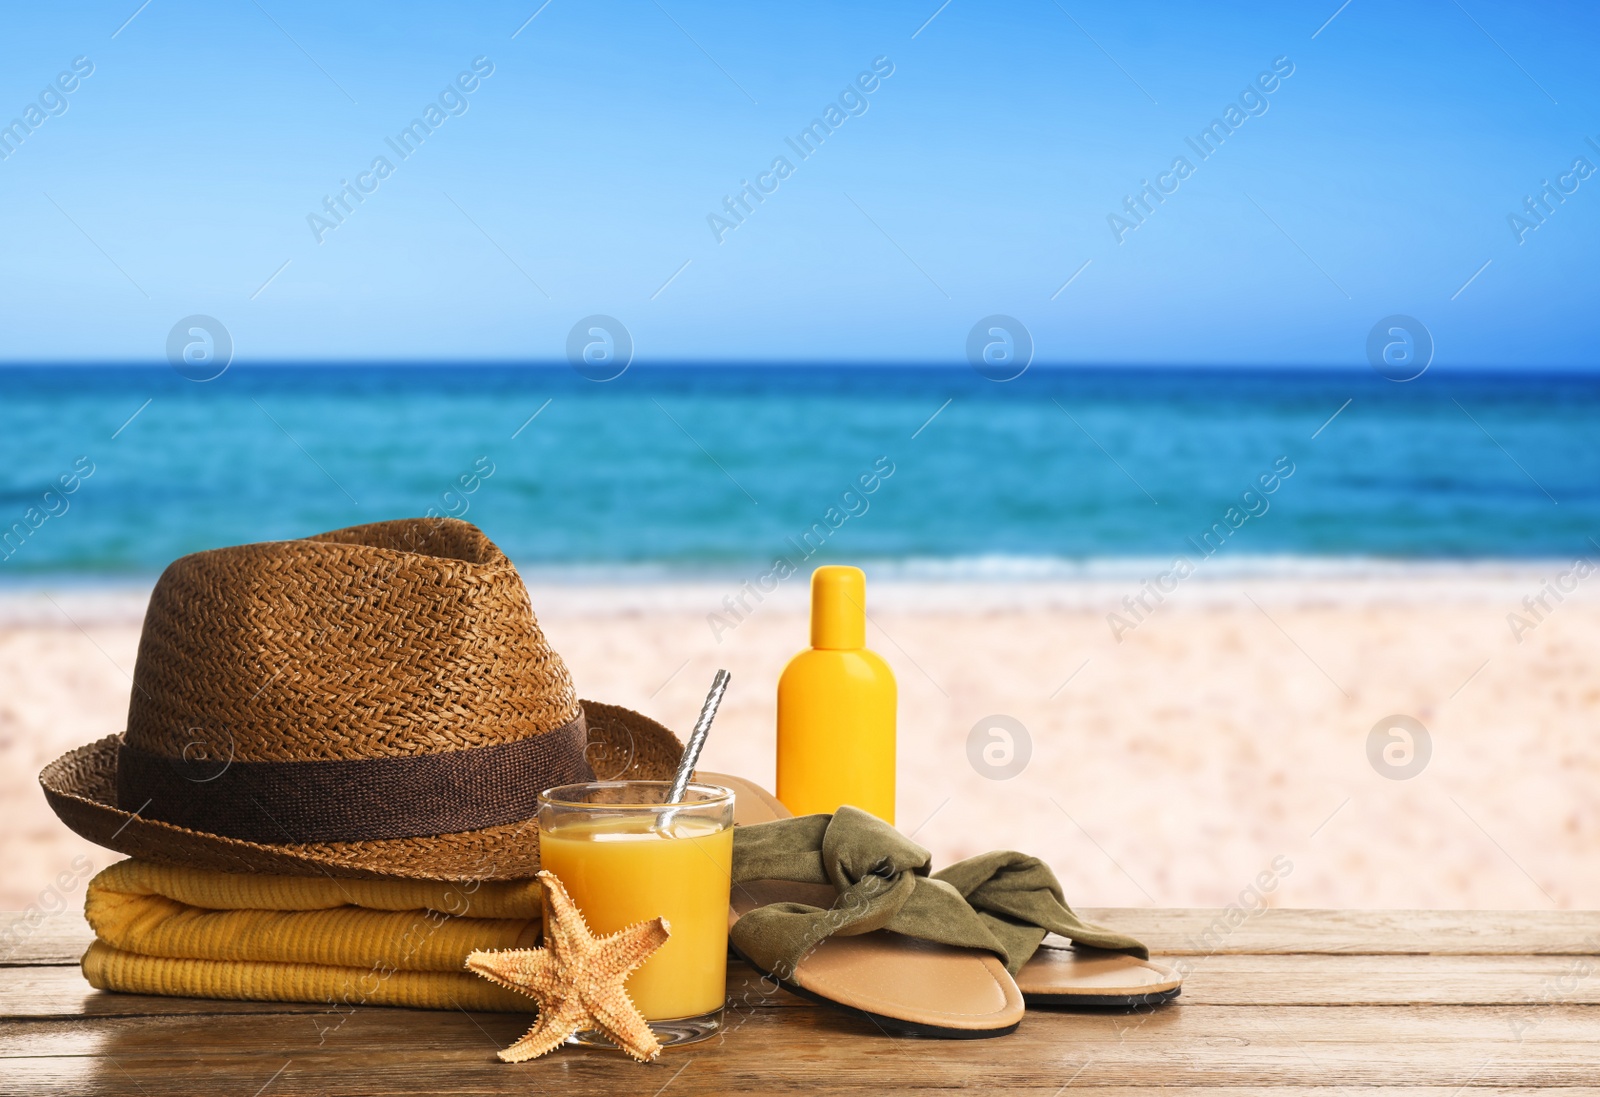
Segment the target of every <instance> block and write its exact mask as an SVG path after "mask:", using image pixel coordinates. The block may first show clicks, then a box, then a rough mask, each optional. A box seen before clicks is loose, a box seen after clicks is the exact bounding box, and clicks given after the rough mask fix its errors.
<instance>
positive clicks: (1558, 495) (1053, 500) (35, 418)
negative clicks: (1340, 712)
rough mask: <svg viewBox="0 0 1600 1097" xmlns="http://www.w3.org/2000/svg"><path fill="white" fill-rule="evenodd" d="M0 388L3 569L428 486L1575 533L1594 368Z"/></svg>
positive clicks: (846, 532)
mask: <svg viewBox="0 0 1600 1097" xmlns="http://www.w3.org/2000/svg"><path fill="white" fill-rule="evenodd" d="M0 407H3V410H4V416H3V433H0V460H3V469H4V473H3V480H0V526H3V527H5V528H7V529H9V531H10V532H9V533H8V534H7V538H6V546H5V550H4V554H3V555H4V558H3V561H0V579H8V580H12V581H33V580H37V579H38V578H39V577H41V576H57V577H60V576H66V575H77V576H84V577H113V578H114V577H141V578H143V577H147V576H149V575H153V574H154V573H156V572H158V571H159V570H160V568H161V567H162V566H163V565H165V564H166V563H167V562H168V561H170V560H171V559H173V558H174V557H176V556H178V555H181V554H183V553H186V552H191V551H195V550H197V549H202V548H207V547H211V546H215V545H220V544H229V543H236V542H243V541H253V540H263V539H270V538H283V537H294V536H300V535H304V534H308V533H313V532H317V531H320V530H325V529H332V528H335V527H338V526H344V525H352V524H355V523H359V522H364V521H374V520H377V519H380V518H391V517H397V516H402V515H410V514H420V513H425V512H427V511H429V510H430V509H432V510H434V511H435V512H437V513H446V514H457V515H459V516H461V517H464V518H466V519H467V520H469V521H473V522H476V523H477V524H479V525H480V526H482V527H483V528H484V530H485V531H487V532H488V533H489V535H490V536H491V537H493V538H494V539H495V540H497V541H498V542H499V543H500V544H501V545H502V546H504V547H505V549H506V550H507V552H509V553H510V554H511V556H512V558H513V559H515V560H516V561H517V562H518V564H519V565H522V566H524V567H555V568H574V567H576V568H582V569H596V570H598V571H600V572H614V571H617V570H619V569H620V570H621V571H623V572H627V573H632V572H638V573H639V574H643V575H649V574H655V573H657V572H667V573H679V572H684V571H696V570H701V571H721V570H729V571H732V570H744V569H748V568H751V567H758V566H761V565H763V564H770V562H771V561H772V560H773V559H774V558H775V557H777V556H780V555H782V556H786V557H788V558H790V559H792V560H797V559H798V558H799V557H800V556H804V555H808V554H814V555H815V557H816V560H824V559H828V560H850V561H876V562H891V561H892V562H898V563H900V564H904V565H906V566H907V567H909V568H910V569H911V570H913V571H915V570H917V569H919V568H920V569H922V570H926V571H932V572H942V573H947V574H958V573H960V574H996V575H998V574H1011V573H1021V574H1025V573H1030V572H1033V571H1038V570H1039V569H1046V568H1051V567H1071V566H1074V565H1078V564H1082V563H1084V562H1094V561H1104V560H1108V559H1112V560H1114V559H1126V558H1152V559H1170V558H1171V557H1173V556H1175V555H1185V556H1188V557H1190V558H1195V557H1197V556H1200V555H1210V554H1215V555H1216V556H1217V557H1218V558H1221V557H1224V556H1226V557H1229V558H1233V559H1236V560H1239V561H1249V560H1251V559H1256V558H1262V557H1381V558H1400V559H1441V558H1444V559H1462V558H1483V557H1497V558H1500V557H1564V556H1572V555H1576V554H1600V545H1597V544H1596V542H1595V541H1593V540H1591V538H1596V539H1600V430H1597V429H1596V428H1597V425H1600V375H1595V374H1583V373H1576V374H1575V373H1566V374H1529V373H1516V374H1512V373H1505V374H1494V373H1453V374H1452V373H1447V372H1445V371H1438V370H1436V371H1434V372H1431V373H1429V374H1426V375H1424V376H1423V377H1422V378H1420V379H1419V380H1417V381H1414V382H1411V383H1408V384H1396V383H1393V382H1390V381H1387V380H1384V379H1383V378H1380V377H1378V376H1377V375H1376V374H1375V373H1373V372H1371V371H1370V370H1364V369H1363V370H1360V371H1348V372H1345V371H1339V372H1331V371H1329V372H1308V371H1304V370H1296V371H1287V370H1285V371H1267V370H1234V371H1223V370H1209V371H1199V370H1130V369H1120V370H1088V369H1071V370H1050V369H1043V368H1038V367H1035V368H1034V369H1032V370H1030V371H1029V372H1028V373H1026V374H1025V375H1024V376H1023V377H1021V378H1019V379H1018V380H1016V381H1013V382H1010V383H1005V384H997V383H994V382H990V381H987V380H985V379H983V378H982V377H979V376H978V375H977V374H976V373H975V372H973V371H972V370H970V369H967V368H965V367H961V368H885V367H859V368H857V367H836V366H828V367H821V366H805V367H801V366H795V367H773V366H761V367H749V368H736V367H651V368H646V367H642V366H636V367H634V368H633V369H632V370H630V371H629V372H627V373H626V374H624V375H623V376H622V377H621V378H618V379H617V380H615V381H611V382H607V383H595V382H591V381H588V380H585V379H583V378H581V377H579V376H578V375H577V374H576V373H574V372H573V371H572V370H570V369H568V368H566V367H565V366H559V367H527V368H521V367H493V368H490V367H446V366H427V367H420V366H394V367H377V366H360V367H352V366H340V367H325V368H319V367H310V366H293V367H274V368H266V367H255V368H245V367H242V366H235V367H234V368H233V369H231V370H229V371H228V372H227V373H225V374H224V375H223V376H222V377H220V378H219V379H217V380H215V381H212V382H209V383H196V382H192V381H188V380H185V379H184V378H182V377H180V376H178V375H177V374H176V373H175V372H174V371H172V370H171V369H168V368H166V367H164V366H163V367H160V368H133V367H129V368H104V367H93V368H91V367H82V368H58V369H32V368H10V369H4V370H0ZM1341 408H1343V410H1342V411H1340V410H1339V409H1341ZM541 409H542V410H541ZM941 409H942V410H941ZM1336 412H1337V415H1335V413H1336ZM536 413H537V414H536ZM130 417H131V421H130ZM1330 417H1332V421H1331V422H1329V419H1330ZM1319 430H1320V433H1318V431H1319ZM75 467H76V469H77V471H76V472H75V471H74V470H75ZM90 470H92V471H90ZM84 471H88V475H87V476H84V475H82V473H83V472H84ZM1285 473H1287V475H1285ZM63 477H65V478H66V479H65V480H64V481H63V479H62V478H63ZM68 485H70V486H71V487H72V490H71V491H70V492H68V491H66V490H65V489H66V487H67V486H68ZM1267 485H1270V486H1271V489H1272V490H1271V491H1270V492H1269V491H1267V490H1265V488H1266V486H1267ZM867 487H870V488H871V490H870V491H868V490H866V488H867ZM808 550H809V552H808Z"/></svg>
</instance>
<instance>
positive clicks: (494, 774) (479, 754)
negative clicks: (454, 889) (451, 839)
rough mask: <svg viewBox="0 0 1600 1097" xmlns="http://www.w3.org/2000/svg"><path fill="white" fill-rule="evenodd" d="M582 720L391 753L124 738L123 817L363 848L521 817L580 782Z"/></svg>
mask: <svg viewBox="0 0 1600 1097" xmlns="http://www.w3.org/2000/svg"><path fill="white" fill-rule="evenodd" d="M587 742H588V732H587V729H586V726H585V724H584V718H583V714H582V713H579V714H578V716H577V718H576V719H574V720H572V721H571V722H570V723H568V724H566V725H564V726H562V727H560V728H557V729H556V730H555V731H550V732H545V733H544V734H542V735H531V736H529V737H527V738H525V739H519V740H517V741H515V742H511V743H497V744H494V745H492V746H481V747H471V748H468V749H466V750H447V751H437V752H434V753H432V754H413V755H403V756H399V757H390V758H351V759H338V760H333V759H317V760H312V761H303V762H240V761H227V762H224V761H212V762H204V763H190V762H187V761H185V760H184V759H182V758H173V757H169V756H167V755H163V754H154V753H152V752H150V751H147V750H142V749H140V748H138V747H133V746H129V745H128V744H127V743H126V742H124V743H123V744H122V745H121V746H120V747H119V748H118V749H117V802H118V804H119V805H120V806H121V807H122V809H123V810H124V811H131V812H133V813H134V814H136V815H143V816H144V817H146V818H148V819H157V820H160V821H161V822H164V823H172V824H175V825H177V826H181V827H188V828H189V829H190V830H199V831H206V832H208V833H211V834H220V835H224V836H226V837H229V838H238V839H242V840H244V841H247V842H267V843H274V844H281V843H285V842H288V843H299V842H364V841H371V840H374V839H381V838H416V837H423V836H428V835H438V834H455V833H459V832H461V831H467V830H479V829H482V828H484V827H493V826H501V825H503V824H506V823H516V822H521V821H522V820H525V819H532V818H534V816H536V815H537V814H538V811H539V793H540V792H542V791H543V790H544V789H547V788H552V787H554V786H556V785H563V784H569V783H572V782H575V781H591V780H593V779H594V772H593V771H592V770H591V769H590V768H589V763H588V762H587V761H586V760H585V758H584V749H585V746H586V745H587Z"/></svg>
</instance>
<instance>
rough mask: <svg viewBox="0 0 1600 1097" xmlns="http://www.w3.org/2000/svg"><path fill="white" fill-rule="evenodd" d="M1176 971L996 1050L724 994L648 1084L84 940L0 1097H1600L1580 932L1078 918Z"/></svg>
mask: <svg viewBox="0 0 1600 1097" xmlns="http://www.w3.org/2000/svg"><path fill="white" fill-rule="evenodd" d="M1083 913H1085V915H1086V916H1088V917H1091V918H1094V919H1095V920H1099V921H1105V922H1109V923H1111V924H1113V925H1117V926H1119V927H1122V928H1126V929H1128V930H1129V931H1130V932H1134V933H1137V934H1140V935H1141V936H1144V937H1145V938H1146V939H1148V940H1151V941H1152V943H1153V944H1155V945H1156V946H1157V948H1158V951H1162V950H1164V951H1167V952H1169V953H1179V955H1174V956H1169V958H1168V962H1176V963H1181V964H1183V965H1185V966H1186V967H1187V968H1188V975H1187V980H1186V984H1185V989H1184V994H1183V996H1182V997H1181V998H1179V999H1178V1000H1177V1001H1176V1002H1173V1003H1170V1004H1168V1005H1166V1006H1162V1007H1158V1008H1156V1009H1153V1010H1143V1011H1134V1012H1131V1013H1119V1012H1099V1011H1086V1012H1067V1011H1051V1010H1033V1011H1030V1012H1029V1014H1028V1016H1027V1018H1026V1019H1025V1020H1024V1021H1023V1023H1022V1025H1021V1026H1020V1027H1019V1028H1018V1030H1017V1031H1016V1033H1015V1034H1013V1035H1011V1036H1009V1037H1006V1038H1003V1039H1000V1040H975V1041H941V1040H906V1039H891V1038H888V1037H886V1036H884V1035H883V1034H882V1033H881V1032H879V1031H878V1030H877V1029H876V1028H875V1026H873V1025H872V1024H871V1023H870V1022H867V1021H858V1020H854V1019H851V1018H849V1017H846V1016H844V1015H842V1014H839V1013H836V1012H834V1011H832V1010H828V1009H825V1008H822V1007H818V1006H815V1005H812V1004H811V1003H808V1002H804V1001H801V1000H800V999H798V998H795V997H792V996H790V995H788V994H786V993H783V992H781V991H780V992H776V993H772V994H768V993H766V992H765V990H764V988H763V986H762V984H761V982H760V981H759V980H758V979H757V978H756V977H755V975H754V973H753V972H751V971H750V970H749V969H748V968H747V967H745V966H744V965H740V964H735V965H732V966H731V968H730V973H729V993H730V1002H731V1008H730V1017H729V1029H728V1031H727V1032H726V1033H725V1034H724V1035H723V1036H722V1037H721V1038H720V1039H718V1040H714V1041H709V1042H707V1043H704V1044H699V1045H695V1046H693V1047H689V1048H684V1049H682V1050H679V1051H669V1052H667V1053H666V1054H665V1055H664V1056H663V1058H662V1060H661V1061H660V1062H658V1063H656V1064H653V1065H650V1066H647V1067H641V1066H638V1065H635V1064H633V1063H630V1062H627V1061H626V1060H624V1059H622V1058H621V1057H620V1056H616V1055H612V1054H607V1053H604V1052H595V1051H587V1050H581V1049H563V1050H562V1051H560V1052H558V1053H556V1054H555V1055H552V1056H549V1057H547V1058H545V1059H542V1060H538V1061H536V1062H534V1063H529V1064H523V1065H520V1066H508V1065H506V1064H503V1063H500V1062H498V1061H497V1060H496V1059H495V1058H494V1051H495V1050H496V1048H498V1047H501V1046H504V1045H506V1044H508V1043H510V1042H511V1041H512V1040H514V1039H515V1038H516V1037H517V1036H518V1035H520V1034H521V1032H522V1031H523V1030H524V1029H525V1028H526V1027H527V1024H528V1022H529V1018H528V1017H527V1016H525V1015H517V1014H487V1013H483V1014H471V1015H469V1014H466V1013H463V1012H460V1011H456V1012H422V1011H412V1010H400V1009H380V1008H365V1009H358V1010H355V1011H348V1010H335V1009H331V1008H328V1007H322V1006H317V1005H310V1004H296V1003H265V1002H225V1001H208V1000H201V999H185V998H151V997H141V996H136V995H118V994H103V993H99V992H96V991H94V990H92V989H90V988H89V987H88V985H87V984H86V983H85V982H84V981H83V978H82V976H81V974H80V973H79V972H78V970H77V966H76V960H77V955H78V954H79V953H80V952H81V950H82V947H83V945H84V944H85V943H86V942H87V927H86V926H84V925H83V923H82V920H81V918H76V919H75V918H74V917H59V918H56V919H54V920H50V921H48V922H47V923H41V924H40V925H39V926H37V927H35V928H34V931H33V932H32V933H31V934H30V935H29V936H27V937H26V938H23V939H21V940H20V941H19V942H18V943H17V947H16V948H14V950H13V955H12V956H11V957H10V958H9V959H7V960H5V961H4V962H3V964H0V1091H3V1092H5V1093H55V1092H63V1091H71V1092H83V1093H92V1094H101V1093H105V1094H112V1093H115V1094H128V1093H134V1094H139V1093H147V1094H151V1095H155V1094H167V1093H173V1094H185V1093H208V1094H209V1093H239V1094H245V1095H250V1094H259V1095H260V1097H273V1095H278V1094H300V1093H305V1094H347V1093H348V1094H356V1093H424V1092H439V1093H449V1094H489V1093H513V1092H514V1093H519V1094H526V1093H528V1092H551V1093H556V1094H560V1095H563V1097H565V1095H571V1097H584V1095H587V1094H591V1093H592V1094H611V1093H640V1094H645V1095H651V1094H656V1095H657V1097H677V1095H681V1094H699V1093H727V1092H730V1091H734V1092H749V1093H779V1094H789V1093H793V1094H806V1095H808V1097H820V1095H826V1094H831V1093H851V1094H867V1093H879V1092H884V1091H891V1090H892V1091H895V1092H906V1093H936V1092H937V1093H948V1091H949V1090H951V1089H956V1088H962V1089H980V1090H982V1091H984V1092H994V1093H1001V1094H1007V1093H1015V1094H1022V1093H1029V1094H1038V1095H1041V1097H1059V1095H1060V1094H1061V1093H1063V1091H1064V1087H1070V1089H1073V1090H1077V1089H1083V1088H1089V1087H1092V1088H1094V1090H1095V1092H1096V1093H1097V1094H1101V1095H1104V1097H1122V1095H1123V1094H1125V1093H1126V1094H1131V1093H1133V1092H1135V1091H1139V1092H1148V1088H1150V1087H1156V1086H1161V1087H1169V1088H1179V1089H1194V1090H1204V1091H1205V1092H1206V1093H1208V1094H1215V1095H1218V1097H1221V1095H1227V1094H1244V1093H1251V1094H1263V1093H1266V1094H1281V1095H1285V1097H1287V1095H1290V1094H1295V1095H1305V1097H1310V1095H1311V1094H1312V1093H1313V1092H1315V1093H1318V1094H1327V1093H1329V1092H1330V1090H1329V1087H1330V1086H1350V1087H1356V1086H1361V1087H1375V1088H1376V1087H1382V1088H1384V1089H1386V1090H1395V1089H1405V1090H1407V1092H1410V1093H1416V1094H1419V1095H1427V1097H1451V1095H1456V1094H1459V1093H1462V1092H1463V1090H1465V1092H1469V1093H1472V1094H1482V1093H1505V1094H1520V1095H1529V1094H1533V1093H1540V1092H1552V1091H1554V1092H1563V1091H1564V1092H1568V1093H1573V1094H1576V1093H1596V1092H1600V959H1595V958H1594V956H1593V954H1594V952H1595V948H1594V946H1593V945H1587V947H1586V944H1585V943H1586V941H1587V940H1588V939H1589V937H1590V936H1591V935H1593V934H1595V933H1597V932H1600V918H1597V916H1596V915H1592V914H1583V913H1578V912H1554V913H1539V912H1478V913H1462V912H1400V911H1370V912H1363V911H1265V912H1262V913H1260V914H1257V915H1255V916H1253V917H1250V918H1247V919H1244V920H1243V921H1242V922H1241V923H1240V924H1239V925H1238V926H1236V927H1233V928H1232V929H1231V931H1230V932H1229V933H1228V934H1227V935H1226V936H1225V938H1223V939H1221V940H1208V941H1205V942H1203V947H1195V946H1193V945H1189V946H1187V951H1186V946H1185V941H1186V940H1188V941H1199V940H1200V939H1201V936H1202V935H1203V934H1204V932H1205V930H1206V927H1208V926H1213V925H1215V924H1216V921H1217V918H1218V912H1215V911H1154V910H1150V911H1145V910H1133V911H1130V910H1118V911H1093V912H1089V911H1085V912H1083Z"/></svg>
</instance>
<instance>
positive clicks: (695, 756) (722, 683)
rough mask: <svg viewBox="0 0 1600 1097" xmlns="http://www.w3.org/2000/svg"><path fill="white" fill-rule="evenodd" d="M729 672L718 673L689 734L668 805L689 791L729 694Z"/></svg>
mask: <svg viewBox="0 0 1600 1097" xmlns="http://www.w3.org/2000/svg"><path fill="white" fill-rule="evenodd" d="M728 678H729V675H728V672H727V671H725V670H719V671H717V676H716V677H715V678H713V679H712V680H711V692H710V693H708V694H706V703H705V704H704V705H702V706H701V707H700V718H699V719H698V720H696V721H695V722H694V731H692V732H690V733H689V742H688V743H687V744H685V745H684V748H683V758H682V759H681V760H680V761H679V762H678V772H677V775H676V776H674V777H673V778H672V787H671V788H670V789H669V790H667V803H669V804H676V803H677V802H678V801H680V800H682V799H683V797H684V795H685V794H686V793H687V792H688V790H689V775H690V774H692V773H693V772H694V767H695V763H696V762H698V761H699V760H700V752H701V751H702V750H704V749H705V745H706V736H707V735H709V734H710V733H711V721H713V720H715V719H716V718H717V707H718V706H719V705H721V704H722V695H723V694H724V693H726V692H728ZM672 816H673V812H671V811H666V812H663V813H662V814H661V817H660V818H659V819H658V820H657V821H656V826H657V827H664V826H666V825H667V823H668V822H669V821H670V820H671V818H672Z"/></svg>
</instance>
